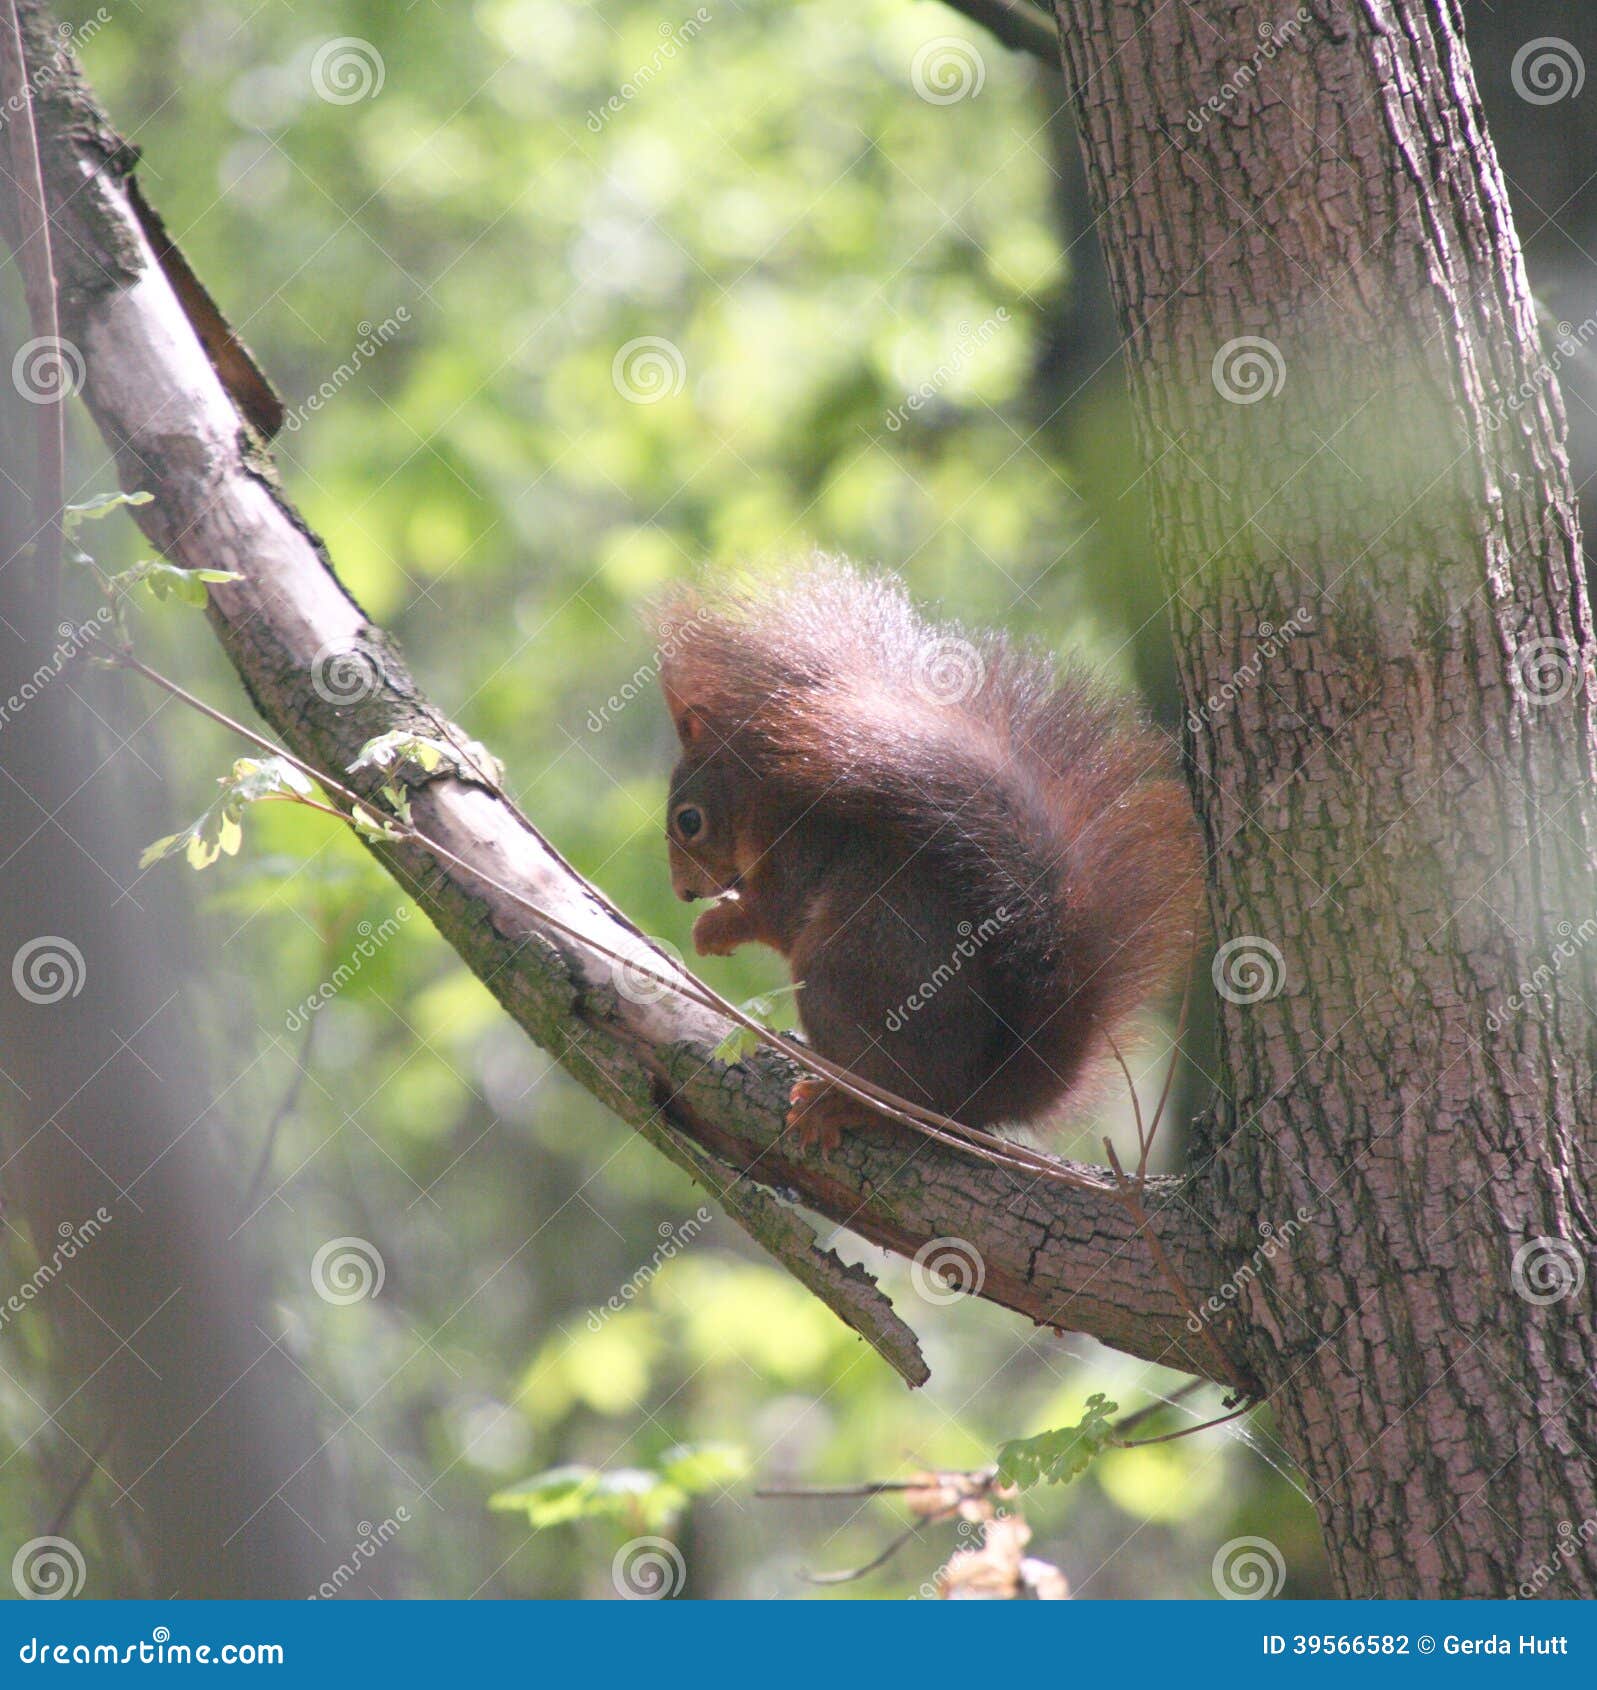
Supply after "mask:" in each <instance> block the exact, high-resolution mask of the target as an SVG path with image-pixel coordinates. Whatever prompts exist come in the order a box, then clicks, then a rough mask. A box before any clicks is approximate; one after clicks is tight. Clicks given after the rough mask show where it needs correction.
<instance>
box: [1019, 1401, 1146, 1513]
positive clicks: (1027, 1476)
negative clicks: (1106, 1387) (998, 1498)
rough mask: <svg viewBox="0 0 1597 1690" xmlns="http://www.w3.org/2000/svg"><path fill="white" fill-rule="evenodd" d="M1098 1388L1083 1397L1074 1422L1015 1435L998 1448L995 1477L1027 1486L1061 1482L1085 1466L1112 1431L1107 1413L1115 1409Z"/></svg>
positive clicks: (1073, 1475)
mask: <svg viewBox="0 0 1597 1690" xmlns="http://www.w3.org/2000/svg"><path fill="white" fill-rule="evenodd" d="M1119 1409H1120V1405H1119V1403H1113V1402H1110V1401H1109V1399H1108V1398H1107V1397H1106V1396H1105V1395H1104V1394H1103V1392H1102V1391H1095V1392H1094V1393H1093V1394H1092V1395H1091V1396H1090V1397H1088V1398H1087V1412H1086V1413H1085V1414H1084V1415H1083V1416H1082V1418H1081V1420H1080V1421H1079V1422H1078V1423H1077V1424H1076V1425H1074V1426H1061V1427H1059V1428H1058V1430H1056V1431H1052V1432H1041V1433H1039V1434H1038V1435H1037V1436H1036V1437H1035V1438H1015V1439H1013V1440H1011V1441H1010V1442H1009V1443H1006V1444H1004V1445H1003V1446H1002V1448H1000V1450H999V1451H998V1477H999V1479H1000V1481H1001V1482H1002V1483H1004V1484H1006V1485H1018V1486H1019V1487H1020V1488H1021V1489H1022V1490H1029V1489H1030V1488H1031V1486H1033V1485H1037V1484H1048V1485H1063V1484H1068V1483H1069V1482H1070V1481H1071V1480H1072V1479H1074V1478H1077V1477H1079V1475H1081V1474H1082V1473H1084V1472H1085V1471H1086V1470H1087V1467H1088V1466H1089V1464H1090V1463H1091V1461H1092V1458H1093V1457H1094V1456H1095V1455H1097V1454H1098V1452H1099V1451H1100V1450H1101V1449H1103V1447H1104V1446H1105V1445H1106V1444H1107V1443H1108V1442H1109V1439H1110V1437H1111V1435H1112V1434H1113V1432H1114V1426H1113V1424H1112V1422H1111V1420H1110V1416H1111V1415H1113V1414H1117V1413H1118V1412H1119Z"/></svg>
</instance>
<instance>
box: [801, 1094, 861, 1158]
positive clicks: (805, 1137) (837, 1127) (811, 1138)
mask: <svg viewBox="0 0 1597 1690" xmlns="http://www.w3.org/2000/svg"><path fill="white" fill-rule="evenodd" d="M788 1101H789V1103H790V1104H791V1105H792V1107H791V1108H790V1109H789V1110H788V1112H787V1124H788V1126H789V1127H790V1128H791V1129H792V1133H793V1138H794V1142H795V1143H796V1144H797V1146H798V1149H799V1151H800V1153H801V1154H806V1155H807V1154H808V1153H809V1151H810V1150H811V1149H812V1148H816V1147H819V1149H820V1152H821V1155H822V1157H823V1158H825V1157H827V1156H830V1155H831V1154H832V1152H833V1151H834V1150H836V1149H837V1148H838V1146H839V1145H840V1144H842V1142H843V1127H844V1124H845V1123H846V1122H848V1121H849V1120H850V1119H852V1117H853V1115H854V1108H853V1106H852V1105H851V1104H850V1102H849V1099H848V1097H847V1096H846V1095H845V1094H844V1093H843V1092H840V1091H838V1090H837V1088H836V1087H835V1086H829V1085H828V1084H827V1083H826V1081H825V1080H815V1079H807V1080H796V1081H794V1083H793V1090H792V1093H791V1095H790V1096H789V1099H788Z"/></svg>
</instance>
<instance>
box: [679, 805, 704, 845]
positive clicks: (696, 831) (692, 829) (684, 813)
mask: <svg viewBox="0 0 1597 1690" xmlns="http://www.w3.org/2000/svg"><path fill="white" fill-rule="evenodd" d="M676 824H677V832H678V833H680V834H681V835H682V837H683V838H684V839H697V838H698V837H699V835H700V834H701V833H703V832H704V813H703V811H702V810H700V809H699V807H698V805H697V804H684V805H683V806H682V808H681V809H680V810H678V811H677V813H676Z"/></svg>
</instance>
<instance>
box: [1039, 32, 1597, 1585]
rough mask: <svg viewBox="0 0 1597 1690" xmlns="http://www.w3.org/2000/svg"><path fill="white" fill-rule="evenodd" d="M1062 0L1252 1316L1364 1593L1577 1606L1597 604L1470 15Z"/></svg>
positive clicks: (1584, 1454) (1224, 1166)
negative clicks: (1138, 474) (1212, 1003)
mask: <svg viewBox="0 0 1597 1690" xmlns="http://www.w3.org/2000/svg"><path fill="white" fill-rule="evenodd" d="M1058 15H1059V20H1060V25H1061V31H1062V35H1063V44H1064V59H1065V67H1066V74H1067V78H1068V80H1069V82H1070V84H1071V88H1072V91H1073V96H1074V100H1075V104H1076V107H1077V111H1078V116H1079V120H1080V123H1081V128H1082V134H1083V145H1084V150H1085V154H1086V158H1087V164H1088V170H1089V174H1090V178H1091V181H1092V184H1093V188H1094V195H1095V203H1096V205H1097V207H1098V210H1099V214H1100V227H1101V231H1102V236H1103V240H1104V244H1105V247H1106V250H1107V254H1108V259H1109V268H1110V272H1111V276H1112V279H1113V284H1114V289H1115V294H1116V300H1117V304H1118V308H1119V312H1120V317H1121V322H1122V326H1123V329H1124V332H1125V334H1126V337H1127V342H1128V350H1129V352H1130V357H1131V379H1132V389H1133V398H1134V403H1135V406H1136V410H1137V415H1138V422H1139V427H1140V430H1141V433H1142V437H1143V445H1144V449H1145V453H1146V456H1147V458H1148V459H1149V461H1150V462H1151V463H1152V464H1153V465H1154V469H1153V483H1154V520H1155V533H1156V543H1157V545H1158V547H1159V549H1160V551H1161V553H1162V561H1163V564H1164V568H1165V571H1166V578H1167V581H1168V584H1169V587H1170V590H1171V593H1172V598H1173V603H1172V611H1173V617H1174V622H1175V629H1176V641H1177V648H1178V654H1179V663H1180V667H1181V674H1182V685H1183V690H1184V693H1185V696H1186V700H1187V705H1188V710H1189V715H1188V728H1189V740H1190V749H1191V752H1192V757H1193V764H1194V781H1195V786H1196V793H1197V798H1198V801H1199V805H1200V807H1201V810H1202V814H1203V817H1204V822H1205V826H1206V829H1207V836H1208V842H1209V847H1210V850H1211V852H1212V859H1211V884H1212V907H1213V913H1214V919H1215V924H1216V929H1217V935H1218V938H1219V939H1220V941H1221V942H1222V949H1221V953H1220V959H1219V960H1218V961H1217V963H1216V980H1217V984H1219V985H1220V987H1221V994H1222V997H1223V998H1224V999H1225V1000H1226V1001H1225V1002H1224V1003H1223V1004H1222V1012H1223V1013H1222V1041H1223V1057H1224V1063H1223V1072H1222V1079H1223V1082H1224V1084H1225V1086H1226V1089H1227V1095H1226V1096H1225V1097H1224V1099H1223V1101H1222V1103H1221V1105H1220V1106H1219V1108H1218V1109H1217V1111H1216V1112H1215V1114H1214V1116H1213V1117H1212V1118H1211V1119H1210V1120H1209V1121H1207V1122H1206V1123H1204V1124H1203V1126H1202V1128H1201V1129H1200V1134H1199V1141H1198V1145H1197V1151H1198V1161H1199V1168H1200V1171H1199V1177H1198V1181H1197V1184H1196V1189H1195V1190H1194V1191H1193V1192H1192V1193H1190V1194H1189V1196H1190V1197H1191V1198H1192V1200H1194V1201H1196V1202H1199V1203H1201V1202H1203V1201H1204V1200H1205V1199H1206V1200H1207V1202H1208V1216H1207V1218H1208V1220H1209V1222H1210V1224H1211V1225H1212V1226H1213V1227H1214V1228H1215V1229H1216V1231H1217V1233H1218V1234H1219V1235H1220V1237H1221V1239H1222V1240H1223V1243H1224V1247H1225V1249H1226V1251H1227V1253H1228V1254H1229V1255H1230V1256H1231V1258H1232V1259H1234V1261H1235V1262H1236V1264H1237V1267H1238V1269H1239V1270H1241V1271H1240V1272H1239V1277H1238V1282H1237V1283H1236V1285H1235V1286H1233V1287H1231V1288H1230V1289H1231V1290H1233V1291H1234V1292H1235V1301H1234V1302H1222V1306H1224V1307H1226V1308H1228V1309H1231V1310H1234V1315H1233V1316H1232V1318H1231V1319H1230V1322H1229V1335H1230V1340H1231V1342H1233V1343H1234V1344H1236V1345H1238V1346H1239V1347H1240V1349H1241V1351H1242V1353H1243V1354H1245V1355H1246V1357H1247V1359H1248V1361H1249V1362H1250V1364H1251V1366H1252V1367H1253V1369H1254V1370H1255V1372H1256V1373H1257V1375H1258V1376H1259V1377H1260V1378H1261V1379H1262V1380H1263V1381H1265V1383H1266V1384H1267V1385H1268V1387H1269V1388H1270V1389H1271V1391H1272V1395H1273V1402H1274V1406H1275V1409H1276V1412H1277V1413H1278V1415H1279V1417H1280V1421H1281V1425H1282V1430H1283V1435H1284V1437H1285V1438H1286V1440H1287V1442H1288V1445H1289V1447H1290V1448H1292V1449H1293V1451H1294V1452H1295V1454H1296V1456H1297V1458H1298V1459H1299V1461H1300V1462H1301V1463H1302V1466H1303V1469H1304V1471H1305V1473H1306V1474H1307V1476H1308V1480H1309V1483H1310V1487H1311V1491H1312V1493H1313V1495H1314V1497H1315V1499H1316V1503H1317V1506H1318V1508H1319V1512H1320V1515H1321V1519H1322V1522H1323V1524H1324V1528H1325V1532H1326V1537H1327V1542H1328V1548H1329V1552H1330V1556H1331V1561H1332V1565H1333V1568H1334V1570H1335V1576H1336V1578H1337V1579H1338V1581H1339V1584H1340V1587H1341V1588H1342V1589H1343V1590H1344V1591H1345V1592H1346V1593H1348V1594H1350V1595H1360V1596H1434V1595H1447V1596H1466V1595H1468V1596H1503V1595H1509V1594H1513V1593H1514V1592H1515V1591H1516V1590H1518V1591H1520V1592H1522V1593H1523V1594H1526V1595H1531V1594H1546V1595H1549V1596H1576V1595H1587V1596H1589V1595H1592V1594H1594V1593H1597V1543H1594V1542H1593V1541H1591V1531H1590V1528H1589V1527H1588V1528H1587V1529H1586V1530H1584V1531H1583V1530H1582V1529H1581V1528H1582V1527H1583V1525H1584V1524H1585V1523H1586V1522H1591V1521H1597V1460H1594V1457H1597V1399H1594V1396H1593V1393H1592V1390H1591V1380H1592V1375H1593V1369H1594V1364H1597V1325H1594V1319H1593V1301H1592V1281H1591V1277H1590V1276H1589V1275H1588V1273H1587V1269H1588V1266H1589V1263H1590V1258H1591V1253H1592V1247H1593V1243H1594V1241H1597V1226H1594V1222H1593V1216H1592V1209H1591V1202H1590V1194H1589V1179H1590V1172H1591V1157H1592V1150H1593V1107H1592V1086H1593V1077H1594V1020H1593V1015H1592V1011H1591V1010H1590V1008H1589V1007H1588V1006H1589V1005H1591V1004H1594V1003H1597V944H1593V943H1590V942H1589V941H1590V940H1592V939H1593V938H1594V937H1597V920H1592V919H1591V918H1592V917H1594V916H1597V907H1594V905H1597V896H1594V887H1597V878H1594V872H1593V871H1594V868H1597V852H1594V842H1597V833H1594V830H1593V809H1594V790H1597V789H1594V787H1593V780H1592V777H1593V770H1594V766H1597V758H1594V744H1597V740H1594V733H1593V696H1594V695H1593V689H1592V678H1593V669H1592V628H1591V619H1590V608H1589V605H1588V602H1587V599H1586V595H1585V591H1584V588H1583V586H1582V583H1581V578H1580V572H1579V568H1578V560H1579V537H1578V528H1577V521H1576V517H1575V511H1574V501H1573V497H1572V493H1571V488H1570V482H1569V475H1568V470H1567V465H1566V462H1565V457H1564V451H1563V446H1562V437H1563V416H1562V411H1561V406H1560V402H1559V399H1558V395H1557V390H1556V385H1555V384H1554V383H1553V382H1552V381H1551V379H1549V373H1548V371H1547V370H1546V369H1545V367H1544V366H1545V359H1544V355H1543V353H1542V351H1541V349H1540V347H1539V344H1538V341H1537V338H1536V332H1535V328H1534V322H1533V317H1532V311H1531V306H1530V301H1529V297H1528V294H1527V291H1526V286H1525V279H1524V274H1523V269H1522V266H1521V263H1520V259H1519V252H1518V247H1517V245H1516V241H1515V236H1514V232H1513V229H1512V227H1511V224H1510V221H1509V216H1508V211H1507V200H1506V196H1505V193H1504V189H1503V183H1502V180H1501V177H1500V175H1499V171H1498V167H1497V163H1496V159H1495V157H1494V154H1493V151H1492V147H1491V144H1490V141H1489V139H1488V138H1487V136H1486V133H1485V130H1484V126H1483V122H1482V117H1481V111H1480V107H1479V104H1478V101H1477V98H1476V93H1475V88H1474V82H1473V78H1472V73H1471V70H1470V65H1469V61H1468V58H1467V55H1466V53H1465V50H1464V45H1463V41H1462V37H1461V29H1460V25H1459V19H1458V14H1457V10H1456V8H1455V7H1454V6H1453V5H1452V4H1449V3H1447V0H1313V3H1312V4H1305V5H1304V6H1303V7H1301V8H1300V9H1299V10H1298V11H1297V12H1296V13H1295V14H1294V12H1293V11H1292V10H1291V8H1290V7H1289V6H1281V7H1270V8H1266V7H1262V6H1259V5H1256V4H1239V3H1235V0H1202V3H1198V4H1189V5H1180V6H1161V7H1156V8H1150V7H1147V6H1143V5H1133V4H1128V3H1124V0H1058ZM1269 25H1273V26H1274V27H1273V28H1270V27H1267V26H1269ZM1272 630H1275V631H1280V630H1286V632H1285V633H1281V632H1275V633H1273V634H1272ZM1263 1228H1274V1229H1276V1231H1277V1234H1278V1236H1279V1237H1280V1239H1281V1248H1280V1249H1279V1250H1278V1251H1277V1252H1276V1253H1275V1254H1274V1258H1273V1260H1270V1261H1268V1262H1266V1263H1264V1264H1262V1265H1261V1264H1259V1263H1258V1262H1257V1260H1256V1254H1257V1251H1258V1247H1259V1244H1260V1232H1261V1229H1263ZM1249 1264H1251V1266H1250V1265H1249ZM1254 1268H1256V1269H1257V1272H1256V1274H1255V1272H1254V1271H1253V1269H1254Z"/></svg>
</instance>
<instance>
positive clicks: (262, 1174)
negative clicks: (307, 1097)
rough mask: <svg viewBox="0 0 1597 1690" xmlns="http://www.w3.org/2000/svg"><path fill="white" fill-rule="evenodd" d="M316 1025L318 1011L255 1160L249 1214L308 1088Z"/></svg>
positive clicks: (307, 1026)
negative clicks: (280, 1135)
mask: <svg viewBox="0 0 1597 1690" xmlns="http://www.w3.org/2000/svg"><path fill="white" fill-rule="evenodd" d="M316 1025H317V1017H316V1016H314V1015H313V1016H311V1017H310V1019H309V1020H308V1021H307V1022H306V1023H305V1034H304V1037H303V1038H301V1040H300V1042H299V1051H298V1053H297V1054H296V1055H295V1057H294V1073H293V1076H292V1078H291V1079H290V1080H289V1082H288V1090H287V1091H286V1092H284V1093H283V1096H282V1100H281V1101H280V1102H279V1103H278V1105H277V1107H276V1108H275V1109H274V1110H273V1111H272V1118H271V1120H270V1121H268V1122H267V1124H266V1139H265V1142H264V1143H263V1144H262V1145H261V1154H260V1159H259V1161H257V1162H256V1164H255V1172H254V1173H253V1174H252V1175H251V1176H250V1183H249V1187H248V1189H247V1191H246V1192H245V1195H244V1208H245V1210H246V1212H248V1213H249V1214H254V1212H255V1207H256V1199H257V1198H258V1197H259V1196H260V1192H261V1186H262V1184H263V1183H264V1182H265V1179H266V1174H267V1170H268V1169H269V1168H270V1167H271V1165H272V1153H273V1152H274V1151H275V1150H276V1149H277V1135H278V1133H279V1132H281V1131H282V1127H283V1123H284V1122H285V1121H286V1120H287V1119H288V1118H289V1116H290V1115H292V1114H293V1112H294V1105H295V1104H296V1103H298V1102H299V1094H300V1093H301V1092H302V1091H303V1090H304V1089H305V1075H306V1072H307V1070H308V1069H309V1067H310V1060H311V1045H312V1043H313V1042H314V1041H315V1038H316Z"/></svg>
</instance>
